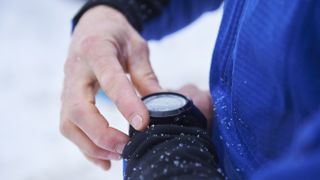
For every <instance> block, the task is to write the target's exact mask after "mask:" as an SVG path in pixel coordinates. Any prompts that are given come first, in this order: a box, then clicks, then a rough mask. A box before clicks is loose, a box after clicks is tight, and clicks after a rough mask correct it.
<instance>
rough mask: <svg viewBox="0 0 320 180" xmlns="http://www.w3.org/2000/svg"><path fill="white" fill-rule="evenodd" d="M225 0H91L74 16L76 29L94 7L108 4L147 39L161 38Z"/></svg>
mask: <svg viewBox="0 0 320 180" xmlns="http://www.w3.org/2000/svg"><path fill="white" fill-rule="evenodd" d="M221 1H222V0H201V1H199V0H88V1H87V3H86V4H85V5H84V6H83V7H82V8H81V9H80V10H79V12H78V13H77V14H76V15H75V17H74V18H73V27H72V28H73V29H74V27H75V26H76V25H77V23H78V21H79V20H80V18H81V16H82V15H83V14H84V13H85V12H86V11H87V10H89V9H90V8H92V7H95V6H97V5H106V6H110V7H113V8H115V9H117V10H118V11H120V12H121V13H122V14H123V15H125V17H126V18H127V20H128V21H129V22H130V23H131V25H132V26H133V27H134V28H135V29H136V30H137V31H138V32H140V33H141V34H142V36H143V37H144V38H146V39H147V40H151V39H153V40H157V39H161V38H162V37H164V36H165V35H168V34H170V33H173V32H175V31H177V30H179V29H181V28H183V27H185V26H186V25H188V24H190V23H191V22H193V21H194V20H195V19H197V18H198V17H199V16H200V15H201V14H203V13H204V12H207V11H211V10H214V9H216V8H218V7H219V5H220V4H221Z"/></svg>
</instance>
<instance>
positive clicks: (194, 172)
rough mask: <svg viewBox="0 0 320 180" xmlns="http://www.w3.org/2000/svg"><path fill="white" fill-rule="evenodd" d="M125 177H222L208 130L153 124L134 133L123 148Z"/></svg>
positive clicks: (184, 179)
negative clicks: (125, 164)
mask: <svg viewBox="0 0 320 180" xmlns="http://www.w3.org/2000/svg"><path fill="white" fill-rule="evenodd" d="M123 158H124V160H125V161H126V162H127V166H126V169H125V175H124V177H125V179H183V180H189V179H190V180H191V179H223V177H222V175H221V174H220V172H221V169H219V168H218V167H217V164H216V161H217V160H216V159H215V158H216V156H215V150H214V147H213V145H212V144H211V142H210V138H209V136H208V134H207V133H206V131H205V130H203V129H200V128H197V127H183V126H180V125H174V124H166V125H151V126H150V127H149V128H148V129H147V130H145V131H144V132H139V133H137V134H135V135H134V136H133V137H132V138H131V140H130V142H129V143H128V144H127V146H126V147H125V149H124V151H123Z"/></svg>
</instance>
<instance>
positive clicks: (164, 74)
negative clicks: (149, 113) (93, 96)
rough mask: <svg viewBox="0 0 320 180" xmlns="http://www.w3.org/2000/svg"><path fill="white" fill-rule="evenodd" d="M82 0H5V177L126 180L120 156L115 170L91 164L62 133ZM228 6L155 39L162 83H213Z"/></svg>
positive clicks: (107, 107) (1, 138)
mask: <svg viewBox="0 0 320 180" xmlns="http://www.w3.org/2000/svg"><path fill="white" fill-rule="evenodd" d="M81 3H82V2H81V1H76V0H72V1H71V0H69V1H66V0H54V1H52V0H28V1H23V0H1V1H0V82H1V83H2V84H1V88H0V99H1V102H0V115H1V118H0V123H1V126H0V142H1V146H0V147H1V148H0V169H1V172H0V179H3V180H21V179H23V180H43V179H46V180H51V179H52V180H70V179H78V180H91V179H95V180H99V179H101V180H102V179H104V180H105V179H121V178H122V175H121V173H122V172H121V166H122V164H121V161H118V162H114V163H113V165H112V169H111V170H110V171H108V172H104V171H102V170H101V169H100V168H98V167H96V166H94V165H93V164H91V163H90V162H88V161H87V160H86V159H85V158H84V157H83V156H82V154H81V153H80V152H79V150H78V149H77V148H76V147H75V146H74V145H73V144H72V143H71V142H69V141H68V140H66V139H65V138H64V137H62V135H60V133H59V131H58V127H59V111H60V91H61V89H62V80H63V63H64V60H65V57H66V53H67V49H68V43H69V40H70V19H71V17H72V16H73V15H74V14H75V12H76V11H77V10H78V8H79V7H80V6H81ZM220 18H221V9H220V10H219V11H217V12H215V13H207V14H205V15H204V16H202V17H201V19H200V20H199V21H197V22H195V23H193V24H192V25H191V26H189V27H188V28H186V29H184V30H181V31H179V32H178V33H176V34H174V35H171V36H168V37H166V38H165V39H163V40H162V41H161V42H150V49H151V61H152V64H153V67H154V69H155V71H156V73H157V74H158V77H159V80H160V82H161V84H162V86H163V87H166V88H178V87H179V86H181V85H183V84H185V83H195V84H196V85H198V86H200V87H202V88H208V72H209V67H210V58H211V54H212V49H213V45H214V42H215V38H216V34H217V30H218V26H219V21H220ZM97 104H98V106H99V108H100V110H101V111H102V113H103V114H104V115H105V116H106V117H107V118H108V119H109V120H110V124H111V125H112V126H114V127H116V128H119V129H121V130H122V131H124V132H126V131H127V124H126V121H125V120H124V119H123V117H122V116H121V115H120V114H119V112H118V111H117V110H116V108H115V107H114V106H113V104H111V103H110V101H108V100H107V99H106V98H105V97H103V96H102V95H100V96H98V101H97Z"/></svg>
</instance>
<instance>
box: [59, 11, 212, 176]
mask: <svg viewBox="0 0 320 180" xmlns="http://www.w3.org/2000/svg"><path fill="white" fill-rule="evenodd" d="M64 73H65V77H64V85H63V91H62V96H61V102H62V105H61V116H60V117H61V118H60V131H61V133H62V134H63V135H64V136H65V137H66V138H67V139H69V140H70V141H72V142H73V143H74V144H75V145H76V146H77V147H78V148H79V149H80V151H81V152H82V153H83V154H84V155H85V157H86V158H87V159H88V160H90V161H92V162H94V163H95V164H97V165H99V166H100V167H102V168H103V169H104V170H108V169H109V168H110V166H111V163H110V160H119V159H120V157H121V153H122V151H123V148H124V146H125V144H126V143H127V142H128V140H129V138H128V136H127V135H126V134H124V133H123V132H121V131H119V130H117V129H114V128H112V127H110V126H109V124H108V121H107V119H106V118H105V117H104V116H102V115H101V114H100V112H99V110H98V109H97V107H96V106H95V95H96V93H97V90H98V89H99V88H101V89H102V90H103V91H104V92H105V93H106V95H107V96H108V97H109V98H110V99H111V100H112V101H113V102H114V103H115V105H116V106H117V108H118V109H119V111H120V112H121V113H122V114H123V116H124V117H125V119H126V120H128V122H129V123H130V124H131V125H132V126H133V127H135V129H137V130H143V129H145V128H146V127H147V125H148V123H149V118H148V117H149V115H148V111H147V109H146V107H145V106H144V104H143V103H142V101H141V99H140V97H141V96H140V95H142V96H144V95H147V94H150V93H154V92H159V91H163V90H162V88H161V87H160V85H159V83H158V80H157V77H156V75H155V74H154V72H153V70H152V67H151V65H150V61H149V49H148V44H147V43H146V41H145V40H144V39H143V38H142V37H141V36H140V35H139V33H138V32H137V31H136V30H135V29H134V28H133V27H132V26H131V25H130V24H129V23H128V21H127V20H126V18H125V17H124V16H123V15H122V14H121V13H120V12H118V11H117V10H114V9H112V8H109V7H107V6H97V7H95V8H92V9H90V10H89V11H87V12H86V13H85V14H84V15H83V16H82V17H81V19H80V21H79V23H78V25H77V26H76V28H75V31H74V34H73V36H72V40H71V43H70V48H69V52H68V57H67V59H66V62H65V66H64ZM127 75H129V76H130V80H129V79H128V76H127ZM136 92H138V93H139V94H137V93H136ZM178 92H180V93H182V94H184V95H186V96H189V97H190V98H191V99H193V101H194V103H195V104H196V105H197V106H198V107H199V108H200V110H201V111H202V112H203V113H204V114H205V115H206V116H207V118H209V119H211V118H210V117H211V116H212V114H211V109H212V108H211V98H210V95H209V93H208V92H206V91H201V90H199V89H198V88H197V87H195V86H193V85H186V86H184V87H182V88H181V89H179V90H178Z"/></svg>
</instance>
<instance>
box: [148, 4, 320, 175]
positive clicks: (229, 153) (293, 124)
mask: <svg viewBox="0 0 320 180" xmlns="http://www.w3.org/2000/svg"><path fill="white" fill-rule="evenodd" d="M220 4H221V2H220V1H219V0H184V1H182V0H172V1H171V2H170V4H169V5H168V6H167V7H166V9H165V10H164V11H163V13H162V14H161V15H160V16H158V17H156V18H154V19H153V20H152V21H149V22H147V23H146V24H145V25H144V31H143V36H144V37H145V38H147V39H160V38H162V37H163V36H165V35H167V34H169V33H173V32H175V31H177V30H178V29H180V28H182V27H184V26H186V25H187V24H189V23H190V22H192V21H193V20H195V19H196V18H197V17H198V16H200V15H201V14H202V13H203V12H206V11H211V10H214V9H216V8H217V7H219V5H220ZM195 63H196V62H195ZM208 68H209V67H208ZM210 89H211V94H212V100H213V102H214V106H215V109H214V112H215V114H216V117H215V121H214V123H213V126H212V129H213V136H212V141H213V143H214V144H215V146H216V149H217V152H218V156H219V159H220V166H221V168H223V170H224V172H225V174H226V175H227V177H229V178H230V179H240V178H241V179H248V178H252V179H320V1H319V0H266V1H260V0H225V1H224V15H223V18H222V22H221V26H220V31H219V35H218V38H217V42H216V45H215V50H214V52H213V57H212V65H211V71H210Z"/></svg>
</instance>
